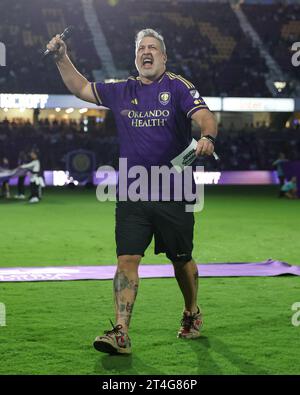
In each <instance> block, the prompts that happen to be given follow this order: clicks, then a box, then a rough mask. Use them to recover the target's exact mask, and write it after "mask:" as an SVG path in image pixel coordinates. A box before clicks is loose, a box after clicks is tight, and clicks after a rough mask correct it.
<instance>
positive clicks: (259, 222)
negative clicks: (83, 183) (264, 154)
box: [0, 187, 300, 375]
mask: <svg viewBox="0 0 300 395" xmlns="http://www.w3.org/2000/svg"><path fill="white" fill-rule="evenodd" d="M298 213H299V201H288V200H283V199H278V198H277V195H276V190H275V189H274V188H272V187H271V188H269V187H255V188H254V187H210V188H206V193H205V206H204V210H203V212H200V213H197V214H196V224H195V238H194V258H195V260H196V262H198V263H207V262H256V261H263V260H266V259H268V258H273V259H278V260H282V261H286V262H288V263H290V264H300V256H299V255H300V254H299V248H298V244H299V215H298ZM0 218H1V230H0V232H1V235H0V252H1V255H0V266H1V267H24V266H55V265H57V266H61V265H64V266H67V265H70V266H74V265H89V266H90V265H111V264H114V263H115V260H116V258H115V244H114V203H111V202H107V203H99V202H98V201H97V200H96V196H95V191H94V190H85V189H74V190H65V189H48V190H46V192H45V194H44V199H43V201H42V202H41V203H40V204H38V205H29V204H28V203H26V202H22V201H14V200H13V199H12V200H8V201H4V200H3V199H2V200H1V201H0ZM142 263H143V264H147V263H156V264H158V263H162V264H163V263H169V261H168V260H167V259H166V258H165V257H164V256H163V255H160V256H155V255H154V254H153V246H150V247H149V249H148V250H147V253H146V256H145V258H144V260H143V262H142ZM199 302H200V304H201V306H202V308H203V311H204V328H203V332H202V333H203V337H202V338H200V339H199V340H194V341H184V340H182V339H177V338H176V333H177V329H178V327H179V322H180V319H181V312H182V307H183V303H182V297H181V294H180V292H179V288H178V286H177V284H176V281H175V279H172V278H171V279H141V281H140V288H139V294H138V297H137V302H136V304H135V307H134V314H133V318H132V324H131V332H130V336H131V339H132V346H133V354H132V356H129V357H124V356H109V355H106V354H101V353H97V351H95V350H94V349H93V347H92V342H93V340H94V337H95V336H96V335H98V334H101V333H102V332H103V330H105V329H110V324H109V318H111V319H112V320H113V319H114V314H113V297H112V281H111V280H109V281H107V280H105V281H104V280H101V281H62V282H58V281H57V282H37V283H32V282H31V283H30V282H29V283H25V282H24V283H0V303H4V304H5V306H6V326H0V355H1V363H0V374H101V375H105V374H110V375H112V374H113V375H118V374H128V375H130V374H137V375H139V374H148V375H150V374H161V375H165V374H187V375H192V374H300V368H299V366H300V355H299V352H298V350H299V346H300V336H299V335H300V326H298V327H295V326H293V325H292V321H291V319H292V315H293V314H294V312H293V311H292V309H291V306H292V305H293V304H294V303H295V302H300V283H299V278H297V277H295V276H281V277H270V278H265V277H256V278H202V279H200V292H199Z"/></svg>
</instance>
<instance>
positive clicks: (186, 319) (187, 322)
mask: <svg viewBox="0 0 300 395" xmlns="http://www.w3.org/2000/svg"><path fill="white" fill-rule="evenodd" d="M194 321H195V317H194V315H186V314H184V316H183V318H182V320H181V325H182V326H183V327H184V328H187V329H190V328H191V327H192V326H193V323H194Z"/></svg>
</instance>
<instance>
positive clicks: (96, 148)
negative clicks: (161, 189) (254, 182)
mask: <svg viewBox="0 0 300 395" xmlns="http://www.w3.org/2000/svg"><path fill="white" fill-rule="evenodd" d="M82 126H83V125H81V124H80V123H76V122H69V123H66V122H57V121H54V122H49V121H48V120H43V121H39V122H38V123H37V124H36V125H35V126H34V125H32V124H31V123H29V122H9V121H7V120H5V121H3V122H0V159H1V158H4V157H5V158H7V159H8V163H9V167H10V168H14V167H16V166H17V164H18V157H19V154H20V152H22V151H25V152H26V151H27V152H28V151H29V150H31V149H32V148H33V149H37V150H38V152H39V153H40V160H41V163H42V167H43V169H44V170H63V169H65V156H66V154H67V153H68V152H70V151H73V150H77V149H87V150H91V151H93V152H94V153H95V155H96V167H99V166H101V165H111V166H113V167H115V168H117V164H118V156H119V145H118V137H117V136H116V134H115V129H114V128H113V127H111V128H109V127H107V126H105V125H103V124H94V125H90V126H89V127H88V131H87V132H84V128H83V127H82ZM299 132H300V129H299V128H291V129H281V130H276V129H272V128H270V127H267V126H266V125H264V124H257V125H250V124H245V125H244V127H243V128H240V129H236V128H235V126H234V125H230V127H228V128H227V129H226V128H224V127H223V125H222V124H220V125H219V136H218V139H217V143H216V147H215V151H216V152H217V153H218V155H219V156H220V157H221V161H220V162H218V163H217V162H216V161H214V159H212V158H208V159H206V160H205V167H206V170H214V169H219V170H271V169H274V168H273V165H272V164H273V162H274V161H275V160H276V159H277V157H278V155H279V153H280V152H283V153H285V155H286V157H287V158H288V159H289V160H299V157H300V133H299Z"/></svg>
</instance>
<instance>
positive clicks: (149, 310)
mask: <svg viewBox="0 0 300 395" xmlns="http://www.w3.org/2000/svg"><path fill="white" fill-rule="evenodd" d="M0 12H1V20H2V22H1V26H0V41H1V42H2V43H4V44H5V47H6V52H5V63H6V65H5V66H1V67H0V159H2V158H4V157H6V158H7V159H8V161H9V166H10V168H14V167H16V166H17V161H18V155H19V153H20V151H22V150H25V151H28V150H29V149H31V148H32V147H35V148H38V150H39V152H40V155H41V161H42V166H43V169H44V170H47V171H51V172H52V171H56V172H58V171H59V172H61V171H62V172H64V173H59V175H60V178H59V180H58V182H57V185H61V186H60V187H52V186H48V187H47V188H46V189H45V191H44V197H43V200H42V202H41V203H40V204H39V205H35V206H34V205H29V204H28V203H27V202H24V201H19V200H16V199H13V195H14V191H15V187H14V185H13V184H14V180H13V179H12V180H10V181H11V184H12V185H11V195H12V198H10V199H4V198H2V199H1V200H0V221H1V226H0V267H3V268H8V267H33V266H37V267H40V266H45V267H47V266H61V265H64V266H75V265H112V264H114V263H115V246H114V205H113V203H110V202H106V203H99V202H98V201H97V200H96V195H95V186H94V185H93V183H92V181H91V178H89V179H86V180H83V182H79V184H80V185H77V186H76V185H75V184H76V183H74V182H70V179H67V176H66V173H65V171H66V170H67V167H66V166H67V161H68V160H67V158H68V154H69V153H70V152H74V151H75V152H76V151H77V150H87V151H90V152H91V153H92V154H91V155H92V156H91V157H92V158H93V161H94V162H93V167H94V170H96V169H97V168H98V167H99V166H101V165H112V166H114V167H116V165H117V158H118V138H117V136H116V130H115V125H114V121H113V118H112V116H111V114H110V112H109V111H108V110H107V109H105V108H97V107H96V106H93V105H87V103H83V102H80V101H79V100H77V99H75V98H74V97H71V96H69V93H68V91H67V89H66V88H65V87H64V85H63V83H62V82H61V79H60V76H59V73H58V71H57V69H56V67H55V65H54V64H53V62H52V61H51V59H49V60H46V61H45V60H44V59H43V58H42V57H41V52H42V51H43V49H44V48H45V45H46V43H47V41H48V40H49V38H50V37H52V36H53V35H54V34H56V33H60V32H62V31H63V30H64V28H65V27H66V26H67V25H74V26H75V31H74V34H73V36H72V38H71V39H70V40H69V41H68V48H69V50H70V51H71V57H72V60H73V61H74V63H75V65H76V66H77V67H78V69H79V70H80V71H81V72H82V73H83V74H84V75H85V76H86V77H87V78H88V79H89V80H91V81H92V80H103V79H105V80H108V79H120V78H126V76H128V75H130V74H131V75H136V72H135V70H134V62H133V59H134V36H135V33H136V32H137V31H138V30H139V29H141V28H144V27H152V28H154V29H157V30H159V31H160V32H161V33H162V34H163V35H164V37H165V40H166V46H167V53H168V58H169V61H168V69H169V70H171V71H172V72H175V73H179V74H181V75H183V76H184V77H186V78H187V79H189V80H191V81H193V82H194V83H195V85H196V86H197V88H198V90H199V91H200V93H201V95H202V96H204V97H206V98H207V101H208V103H209V105H210V107H211V109H212V110H213V111H214V113H215V114H216V117H217V119H218V124H219V138H218V143H217V146H216V151H217V152H218V154H219V155H220V157H221V161H220V163H219V164H217V163H216V162H215V161H213V160H206V161H205V168H206V170H207V171H211V172H218V173H220V174H224V173H225V172H226V171H232V172H237V171H241V172H243V171H252V172H253V171H259V172H262V171H264V172H268V173H264V174H265V178H264V181H263V183H265V185H259V186H258V185H256V184H257V183H259V180H258V179H257V178H255V177H254V178H252V177H250V176H249V173H239V174H240V180H241V181H239V183H240V184H239V185H210V186H207V187H206V190H205V208H204V210H203V212H201V213H199V214H197V215H196V227H195V233H196V234H195V253H194V257H195V259H196V261H197V262H199V263H200V262H201V263H216V262H259V261H265V260H267V259H268V258H273V259H277V260H281V261H285V262H288V263H289V264H294V265H299V262H300V259H299V201H288V200H284V199H278V198H277V194H278V185H277V182H278V181H277V179H276V175H275V174H274V167H273V166H272V163H273V162H274V160H275V159H277V157H278V155H279V153H280V152H284V153H285V154H286V156H287V158H288V159H289V160H290V161H293V162H297V161H299V152H300V137H299V136H300V135H299V131H300V127H299V123H300V112H299V111H300V99H299V98H300V79H299V70H300V66H298V67H296V66H294V65H293V64H292V56H293V55H294V51H293V50H292V45H293V43H295V42H297V41H300V6H299V4H298V2H296V1H286V2H277V1H244V2H243V1H240V2H239V1H234V2H227V1H218V2H217V1H191V0H189V1H184V0H182V1H167V0H166V1H155V0H154V1H140V0H134V1H133V0H119V1H118V0H107V1H106V0H82V1H81V0H65V1H62V0H51V1H50V0H47V1H46V0H28V1H26V2H23V1H15V2H11V1H8V0H2V1H1V4H0ZM24 95H26V96H24ZM28 95H30V96H28ZM234 98H237V100H234ZM241 98H244V99H241ZM194 132H195V135H196V134H197V130H196V129H195V130H194ZM55 174H56V176H57V174H58V173H55ZM231 174H233V173H231ZM252 174H254V173H252ZM255 174H258V173H255ZM259 174H262V173H259ZM249 180H250V181H249ZM249 182H251V184H253V185H243V184H248V183H249ZM65 183H66V185H62V184H65ZM231 183H232V182H230V181H229V184H231ZM143 263H145V264H149V263H156V264H158V263H160V264H165V263H168V262H167V260H166V259H165V258H164V256H155V255H154V254H153V248H152V246H151V247H150V248H149V249H148V252H147V254H146V257H145V259H144V261H143ZM299 301H300V297H299V280H298V279H297V278H296V277H291V276H285V277H270V278H266V277H254V278H225V277H224V278H203V279H201V280H200V303H201V305H202V306H203V309H204V312H205V327H204V330H203V339H202V340H201V341H199V342H193V343H188V342H179V341H178V340H177V339H176V337H175V334H176V330H177V327H178V324H179V319H180V314H181V308H182V301H181V297H180V295H179V291H178V289H177V285H176V283H175V280H174V279H145V280H142V281H141V287H140V291H139V296H138V298H137V302H136V306H135V313H134V317H133V320H132V332H131V334H132V338H133V345H134V350H133V351H134V354H133V356H132V357H130V358H126V359H124V358H123V359H122V358H121V359H120V358H115V357H109V356H106V355H99V354H96V353H95V351H94V350H93V349H92V347H91V343H92V341H93V338H94V336H95V335H96V334H98V333H99V331H100V332H101V331H102V330H103V329H105V328H106V327H107V324H108V318H113V317H112V308H113V302H112V290H111V281H106V280H103V281H76V282H74V281H62V282H20V283H7V282H1V286H0V303H4V304H5V306H6V326H0V340H1V342H0V353H1V364H0V373H1V374H299V362H300V360H299V359H300V358H299V355H298V352H297V350H298V348H297V346H299V327H295V326H293V325H292V323H291V317H292V314H293V311H292V310H291V306H292V305H293V304H294V303H295V302H299Z"/></svg>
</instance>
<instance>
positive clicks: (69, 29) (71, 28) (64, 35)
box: [43, 26, 74, 57]
mask: <svg viewBox="0 0 300 395" xmlns="http://www.w3.org/2000/svg"><path fill="white" fill-rule="evenodd" d="M73 31H74V26H68V27H67V28H66V29H65V30H64V31H63V32H62V33H61V35H60V38H61V39H62V40H63V41H66V40H67V39H68V38H70V37H71V36H72V34H73ZM51 52H52V53H53V51H49V49H46V51H45V52H44V53H43V57H46V56H48V55H49V54H50V53H51Z"/></svg>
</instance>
